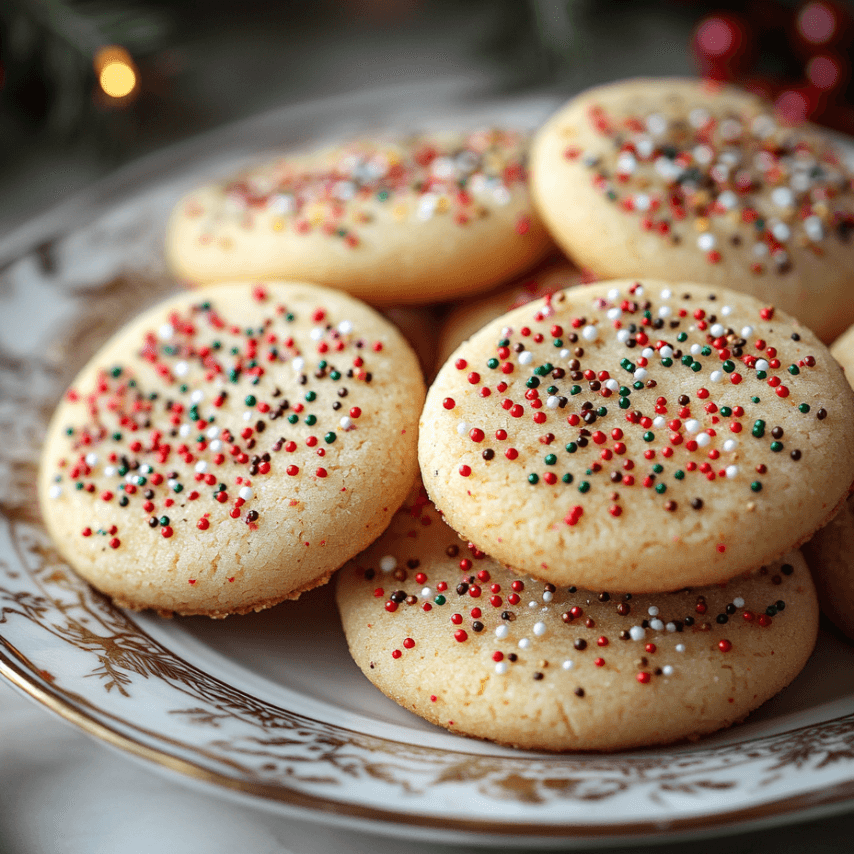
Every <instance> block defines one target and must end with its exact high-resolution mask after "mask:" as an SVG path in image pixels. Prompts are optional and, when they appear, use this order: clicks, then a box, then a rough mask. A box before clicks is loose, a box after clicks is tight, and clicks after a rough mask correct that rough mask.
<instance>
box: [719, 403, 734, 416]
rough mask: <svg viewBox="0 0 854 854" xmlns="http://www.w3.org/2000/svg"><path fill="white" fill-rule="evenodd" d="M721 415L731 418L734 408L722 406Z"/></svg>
mask: <svg viewBox="0 0 854 854" xmlns="http://www.w3.org/2000/svg"><path fill="white" fill-rule="evenodd" d="M721 415H723V417H724V418H729V417H730V415H732V410H731V409H730V408H729V407H728V406H722V407H721Z"/></svg>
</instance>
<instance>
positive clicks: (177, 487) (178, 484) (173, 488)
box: [172, 483, 184, 492]
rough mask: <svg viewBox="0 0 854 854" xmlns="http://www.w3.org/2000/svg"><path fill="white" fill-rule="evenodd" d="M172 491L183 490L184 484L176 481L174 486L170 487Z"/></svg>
mask: <svg viewBox="0 0 854 854" xmlns="http://www.w3.org/2000/svg"><path fill="white" fill-rule="evenodd" d="M172 491H173V492H183V491H184V485H183V484H182V483H176V484H175V486H173V487H172Z"/></svg>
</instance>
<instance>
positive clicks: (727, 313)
mask: <svg viewBox="0 0 854 854" xmlns="http://www.w3.org/2000/svg"><path fill="white" fill-rule="evenodd" d="M721 314H722V315H723V316H724V317H729V316H730V315H731V314H732V306H731V305H725V306H723V308H721Z"/></svg>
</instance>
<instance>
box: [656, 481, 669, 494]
mask: <svg viewBox="0 0 854 854" xmlns="http://www.w3.org/2000/svg"><path fill="white" fill-rule="evenodd" d="M655 491H656V492H657V493H658V494H659V495H662V494H663V493H665V492H667V484H664V483H657V484H656V485H655Z"/></svg>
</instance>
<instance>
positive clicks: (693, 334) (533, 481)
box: [419, 280, 854, 593]
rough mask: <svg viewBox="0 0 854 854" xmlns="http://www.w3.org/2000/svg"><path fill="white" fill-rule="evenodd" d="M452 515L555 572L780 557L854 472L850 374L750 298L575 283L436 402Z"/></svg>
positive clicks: (703, 573) (638, 588)
mask: <svg viewBox="0 0 854 854" xmlns="http://www.w3.org/2000/svg"><path fill="white" fill-rule="evenodd" d="M419 459H420V464H421V472H422V476H423V478H424V483H425V486H426V488H427V491H428V492H429V493H430V496H431V497H432V499H433V500H434V501H435V502H436V504H437V506H438V507H439V509H440V510H441V511H442V512H443V513H444V514H445V516H446V518H447V519H448V522H449V523H450V525H451V526H452V527H453V528H454V529H455V530H457V531H459V532H460V533H461V534H462V535H463V536H464V537H466V539H468V540H470V541H472V542H473V543H475V544H476V545H477V546H478V548H480V549H482V550H483V551H485V552H487V553H488V554H490V555H491V556H492V557H494V558H495V559H497V560H499V561H501V562H503V563H505V564H507V565H510V566H513V567H515V568H517V569H519V570H520V571H523V572H528V573H530V574H532V575H535V576H537V577H540V578H542V579H544V580H546V581H551V582H553V583H555V584H576V585H578V586H580V587H588V588H601V589H607V590H623V591H632V592H637V593H640V592H657V591H663V590H677V589H679V588H680V587H684V586H686V585H701V584H712V583H715V582H721V581H726V580H727V579H729V578H732V577H733V576H735V575H737V574H739V573H741V572H744V571H748V570H752V569H755V568H757V567H759V566H761V565H763V564H767V563H769V562H771V561H772V560H775V559H776V558H778V557H779V556H780V555H782V554H783V553H785V552H786V551H788V550H790V549H791V548H793V547H795V546H797V545H798V544H800V543H802V542H803V541H804V540H806V539H808V538H809V537H810V536H811V535H812V533H813V532H814V531H815V530H816V529H817V528H819V527H821V525H823V524H824V523H825V522H826V521H827V520H828V519H829V518H830V517H831V515H832V514H833V513H834V512H835V511H836V509H837V507H838V506H839V505H840V504H841V502H842V500H843V499H844V498H845V496H846V495H847V494H848V490H849V487H850V486H851V483H852V480H854V393H852V391H851V388H850V387H849V385H848V383H847V382H846V381H845V377H844V376H843V374H842V371H841V369H840V368H839V365H838V364H837V363H836V361H835V360H834V359H833V358H832V357H831V356H830V354H829V352H828V350H827V348H826V347H825V346H824V345H823V344H822V343H821V342H820V341H819V340H818V339H817V338H816V337H815V336H814V335H813V334H812V333H811V332H810V331H809V330H808V329H806V327H804V326H801V325H799V324H798V323H796V322H795V321H793V320H792V319H791V318H789V317H788V316H786V315H785V314H783V313H782V312H779V311H776V310H775V309H774V308H773V307H770V306H765V305H763V304H762V303H760V302H758V301H757V300H756V299H754V298H753V297H750V296H747V295H745V294H738V293H735V292H734V291H726V290H723V289H720V288H717V289H712V288H709V287H708V286H705V285H686V284H668V283H664V282H658V281H649V280H644V282H643V283H639V282H636V281H632V280H626V281H612V282H599V283H595V284H588V285H578V286H576V287H574V288H570V289H569V290H566V291H562V292H560V293H558V294H555V295H554V296H553V297H551V298H547V299H544V300H538V301H536V302H532V303H530V304H529V305H526V306H523V307H522V308H519V309H516V310H515V311H512V312H510V313H509V314H506V315H504V316H503V317H501V318H498V319H496V320H495V321H493V322H492V323H490V324H488V325H487V326H486V327H484V328H483V329H482V330H481V331H480V332H478V333H477V334H475V335H473V336H472V337H471V338H470V339H469V340H468V341H467V342H465V343H464V344H462V345H460V347H459V348H458V349H457V350H456V352H455V353H454V354H453V355H452V356H451V358H450V359H449V360H448V361H447V362H446V363H445V364H444V366H443V367H442V368H441V369H440V371H439V373H438V375H437V377H436V380H435V382H434V383H433V385H432V386H431V388H430V390H429V392H428V394H427V401H426V403H425V407H424V412H423V414H422V416H421V428H420V439H419Z"/></svg>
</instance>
